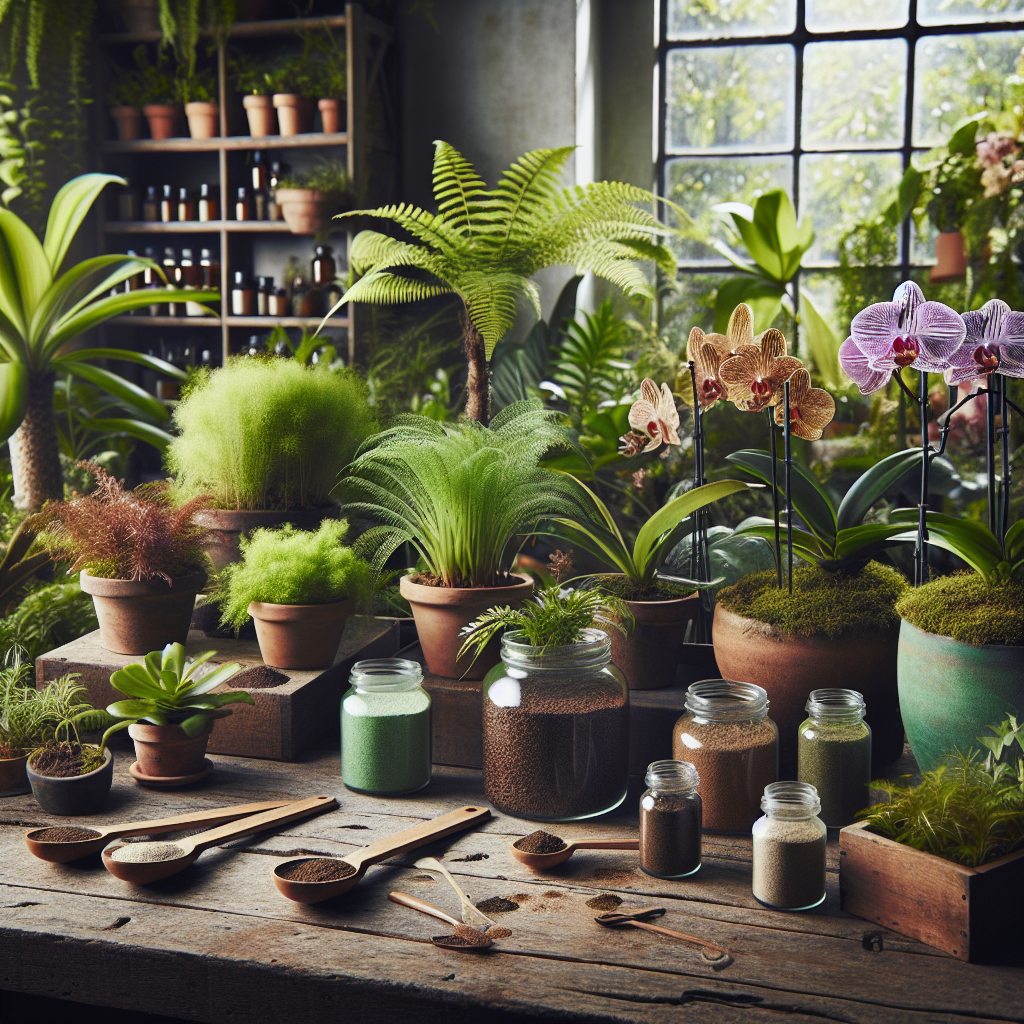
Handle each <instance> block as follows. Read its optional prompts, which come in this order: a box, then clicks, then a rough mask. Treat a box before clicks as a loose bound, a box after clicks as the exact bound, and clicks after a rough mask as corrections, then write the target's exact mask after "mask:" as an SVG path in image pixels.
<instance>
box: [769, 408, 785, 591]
mask: <svg viewBox="0 0 1024 1024" xmlns="http://www.w3.org/2000/svg"><path fill="white" fill-rule="evenodd" d="M768 437H769V439H770V441H771V453H772V509H773V511H774V519H775V576H776V578H777V580H778V585H779V589H780V590H781V589H782V531H781V530H780V528H779V470H778V453H777V451H776V445H775V411H774V410H773V409H768Z"/></svg>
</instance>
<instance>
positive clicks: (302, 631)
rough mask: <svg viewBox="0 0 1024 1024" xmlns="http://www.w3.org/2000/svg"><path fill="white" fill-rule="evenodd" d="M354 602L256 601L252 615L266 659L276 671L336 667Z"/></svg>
mask: <svg viewBox="0 0 1024 1024" xmlns="http://www.w3.org/2000/svg"><path fill="white" fill-rule="evenodd" d="M353 608H354V604H353V602H352V601H348V600H346V601H334V602H331V603H330V604H268V603H265V602H262V601H253V602H252V603H251V604H250V605H249V614H250V615H251V616H252V618H253V622H255V623H256V639H257V640H258V641H259V644H260V654H261V655H262V656H263V660H264V661H265V662H266V663H267V664H268V665H270V666H272V667H273V668H289V669H311V668H327V667H328V666H329V665H333V664H334V656H335V655H336V654H337V653H338V644H340V643H341V635H342V633H344V632H345V623H346V622H347V621H348V617H349V616H350V615H351V614H352V611H353Z"/></svg>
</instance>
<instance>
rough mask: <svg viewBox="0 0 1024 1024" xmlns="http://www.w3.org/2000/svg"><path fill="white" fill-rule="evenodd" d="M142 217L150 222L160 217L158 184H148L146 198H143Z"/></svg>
mask: <svg viewBox="0 0 1024 1024" xmlns="http://www.w3.org/2000/svg"><path fill="white" fill-rule="evenodd" d="M142 219H143V220H146V221H150V222H155V221H158V220H159V219H160V200H159V199H157V196H156V185H147V186H146V198H145V199H143V200H142Z"/></svg>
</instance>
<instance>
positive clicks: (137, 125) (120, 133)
mask: <svg viewBox="0 0 1024 1024" xmlns="http://www.w3.org/2000/svg"><path fill="white" fill-rule="evenodd" d="M110 116H111V117H113V119H114V124H115V125H117V137H118V138H119V139H120V140H121V141H122V142H134V141H135V140H136V139H141V138H142V108H141V107H112V108H111V110H110Z"/></svg>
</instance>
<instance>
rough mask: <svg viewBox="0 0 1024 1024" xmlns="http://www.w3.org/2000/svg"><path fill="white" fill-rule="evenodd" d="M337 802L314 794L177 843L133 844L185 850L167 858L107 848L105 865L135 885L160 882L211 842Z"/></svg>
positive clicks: (273, 825) (249, 832) (294, 818)
mask: <svg viewBox="0 0 1024 1024" xmlns="http://www.w3.org/2000/svg"><path fill="white" fill-rule="evenodd" d="M337 806H338V801H337V800H335V799H334V797H333V796H311V797H309V798H308V799H306V800H296V801H295V802H294V803H290V804H284V805H283V806H281V807H278V808H277V809H276V810H270V811H264V812H263V813H262V814H251V815H249V817H247V818H242V819H241V820H240V821H236V822H232V823H230V824H227V825H221V826H220V827H219V828H212V829H210V830H209V831H207V832H200V833H199V834H198V835H195V836H189V837H188V838H187V839H177V840H175V841H174V842H173V843H159V844H158V843H136V844H133V845H137V846H157V845H159V846H174V847H177V849H178V850H180V851H181V852H180V855H179V854H172V855H171V856H169V857H168V859H167V860H157V861H126V860H114V858H113V857H111V855H110V850H109V849H107V850H104V851H103V866H104V867H105V868H106V869H107V870H108V871H109V872H110V873H111V874H112V875H113V876H114V877H115V878H120V879H121V881H122V882H132V883H134V884H135V885H146V884H147V883H148V882H158V881H160V879H162V878H170V876H171V875H176V874H177V873H178V872H179V871H182V870H184V869H185V868H187V867H188V866H189V864H191V863H192V862H193V861H194V860H195V859H196V858H197V857H198V856H199V854H201V853H202V852H203V851H204V850H209V849H210V847H211V846H216V845H217V844H218V843H222V842H224V840H225V839H239V838H241V837H242V836H248V835H252V834H253V833H254V832H263V831H265V830H266V829H269V828H276V827H277V826H278V825H286V824H288V822H290V821H299V820H300V819H301V818H308V817H310V816H311V815H314V814H320V813H321V812H323V811H329V810H332V809H333V808H335V807H337ZM118 849H120V847H118Z"/></svg>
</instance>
